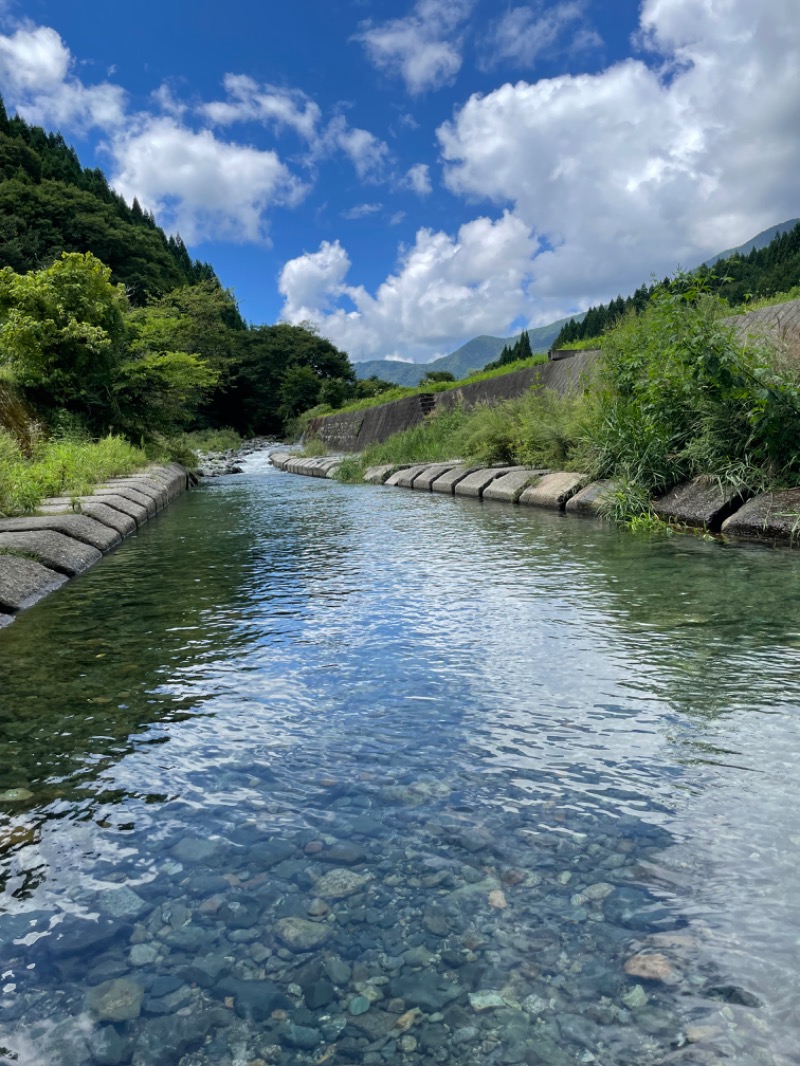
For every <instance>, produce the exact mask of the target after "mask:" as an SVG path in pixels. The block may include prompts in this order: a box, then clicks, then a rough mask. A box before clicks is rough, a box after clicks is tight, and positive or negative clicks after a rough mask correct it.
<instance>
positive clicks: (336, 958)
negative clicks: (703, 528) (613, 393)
mask: <svg viewBox="0 0 800 1066" xmlns="http://www.w3.org/2000/svg"><path fill="white" fill-rule="evenodd" d="M798 752H800V556H798V555H797V554H796V553H792V552H788V551H774V550H768V549H763V548H758V547H747V546H744V547H738V546H731V545H722V544H720V543H717V542H714V541H704V540H702V539H700V538H694V537H672V538H666V537H655V538H653V537H640V536H634V535H631V534H627V533H622V532H619V531H617V530H615V529H612V528H608V527H607V526H605V525H603V524H601V523H596V522H591V521H584V520H581V519H576V518H572V517H567V518H565V517H563V516H559V515H554V514H549V513H538V512H534V511H530V510H523V509H520V508H512V507H508V506H506V505H502V504H500V505H492V504H488V503H487V504H482V503H480V502H477V501H471V500H465V499H451V498H444V497H441V496H438V495H434V494H431V495H429V494H423V493H412V492H407V491H402V490H397V489H396V490H390V489H380V488H375V487H369V486H340V485H336V484H333V483H331V482H325V481H319V480H316V479H310V478H300V477H292V476H290V475H285V474H280V473H277V472H276V471H273V470H271V469H270V468H268V467H267V465H266V459H265V457H264V456H263V453H262V455H261V456H260V457H257V458H254V459H253V460H252V461H251V463H250V464H249V466H248V470H247V472H246V473H245V474H242V475H240V476H235V477H231V478H225V479H220V480H217V481H215V482H212V483H209V484H206V485H204V486H203V488H201V489H200V490H197V491H195V492H193V493H191V494H190V495H189V496H187V497H186V498H184V499H182V500H180V501H179V502H177V503H176V504H175V505H173V506H172V507H171V508H170V509H169V511H167V512H166V513H164V514H162V515H161V516H160V517H159V518H158V519H157V520H155V521H153V522H152V523H151V524H150V525H149V526H148V527H146V528H144V529H143V530H142V531H141V532H140V533H139V534H138V535H137V536H136V537H134V538H131V539H130V540H129V541H127V542H126V543H125V544H124V545H123V546H122V547H121V548H120V549H118V550H117V551H116V552H114V553H113V554H112V555H110V556H108V557H107V558H106V559H105V560H104V561H103V562H102V563H101V564H99V565H98V566H97V567H96V568H95V569H94V570H93V571H91V572H90V573H88V574H86V575H84V576H83V577H81V578H79V579H77V580H75V581H73V582H71V583H70V584H69V585H67V586H65V587H64V588H63V589H61V590H60V591H59V592H57V593H55V594H54V595H53V596H51V597H50V598H49V599H48V600H46V601H45V602H43V603H42V604H40V605H39V606H37V607H36V608H34V609H32V610H30V611H28V612H27V613H25V614H24V615H23V616H21V617H20V618H19V619H18V620H17V622H16V623H15V624H14V625H13V626H11V627H10V628H8V629H7V630H5V631H3V632H2V633H1V634H0V1063H2V1066H6V1064H7V1063H8V1064H10V1063H12V1062H15V1063H18V1064H20V1066H118V1064H127V1063H132V1064H133V1066H211V1064H214V1066H262V1064H264V1063H269V1064H272V1063H274V1064H281V1066H290V1064H291V1066H294V1064H303V1063H319V1064H322V1063H329V1064H331V1066H345V1064H360V1063H364V1064H368V1066H382V1064H395V1063H397V1064H405V1063H408V1064H410V1066H423V1064H424V1066H427V1064H433V1063H441V1064H451V1066H473V1064H474V1066H484V1064H489V1066H491V1064H514V1063H528V1064H531V1066H536V1064H539V1063H546V1064H552V1066H569V1064H574V1063H598V1064H602V1066H617V1064H631V1066H650V1064H657V1063H680V1064H684V1063H685V1064H716V1063H726V1064H727V1063H735V1064H742V1066H746V1064H750V1063H753V1064H757V1063H758V1064H762V1063H763V1064H771V1066H786V1064H790V1063H797V1062H798V1061H800V1039H798V1034H799V1033H800V1017H799V1016H798V1006H799V1005H800V976H799V973H800V966H798V957H799V956H800V891H798V867H799V866H800V804H799V803H798V796H800V759H798Z"/></svg>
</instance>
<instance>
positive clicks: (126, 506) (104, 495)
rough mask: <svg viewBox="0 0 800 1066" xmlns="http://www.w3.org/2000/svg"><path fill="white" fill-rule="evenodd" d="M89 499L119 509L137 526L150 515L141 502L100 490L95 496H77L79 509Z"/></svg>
mask: <svg viewBox="0 0 800 1066" xmlns="http://www.w3.org/2000/svg"><path fill="white" fill-rule="evenodd" d="M89 500H98V501H100V502H101V503H104V504H106V506H108V507H112V508H113V509H114V510H115V511H121V512H122V514H126V515H128V517H129V518H132V519H133V520H134V522H135V523H136V525H137V526H143V525H144V524H145V522H146V521H147V519H148V518H149V517H150V514H149V512H148V509H147V507H146V506H145V505H144V504H143V503H135V502H134V501H133V500H129V499H128V498H127V497H126V496H121V495H120V494H119V493H113V492H101V493H100V494H99V495H97V496H95V495H91V496H79V497H78V503H79V504H80V506H81V510H83V505H84V504H85V503H87V502H88V501H89Z"/></svg>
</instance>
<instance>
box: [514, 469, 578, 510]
mask: <svg viewBox="0 0 800 1066" xmlns="http://www.w3.org/2000/svg"><path fill="white" fill-rule="evenodd" d="M587 480H588V479H587V477H586V475H585V474H571V473H567V472H566V471H559V472H557V473H554V474H545V475H544V477H543V478H541V479H540V480H539V481H538V482H537V483H536V484H535V485H531V487H530V488H528V489H525V491H524V492H523V493H522V495H521V496H520V498H519V502H520V503H521V504H524V505H526V506H528V507H550V508H552V509H553V510H556V511H563V510H564V507H565V506H566V503H567V500H569V499H570V498H571V497H572V496H574V495H575V493H576V492H578V491H580V489H582V488H583V486H584V485H585V484H586V482H587Z"/></svg>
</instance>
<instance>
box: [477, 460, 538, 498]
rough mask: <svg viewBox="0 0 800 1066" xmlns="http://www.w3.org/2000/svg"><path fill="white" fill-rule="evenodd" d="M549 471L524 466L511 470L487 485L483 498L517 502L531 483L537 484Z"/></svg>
mask: <svg viewBox="0 0 800 1066" xmlns="http://www.w3.org/2000/svg"><path fill="white" fill-rule="evenodd" d="M547 473H548V471H547V470H531V469H529V468H528V467H522V466H521V467H519V468H518V469H516V470H510V471H509V472H508V473H507V474H501V475H500V477H498V478H495V480H494V481H493V482H492V483H491V484H490V485H487V486H486V488H485V489H484V490H483V498H484V500H502V502H503V503H516V502H517V500H518V499H519V498H520V496H521V495H522V493H523V492H524V491H525V489H527V488H528V486H529V485H533V484H535V483H536V482H537V481H538V480H539V479H540V478H541V477H542V476H543V475H544V474H547Z"/></svg>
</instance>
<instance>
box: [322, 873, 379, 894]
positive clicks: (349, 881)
mask: <svg viewBox="0 0 800 1066" xmlns="http://www.w3.org/2000/svg"><path fill="white" fill-rule="evenodd" d="M370 880H371V877H370V875H369V874H359V873H356V872H355V871H354V870H346V869H336V870H331V871H330V872H329V873H327V874H325V875H324V876H323V877H321V878H320V879H319V881H317V884H316V886H315V887H316V892H317V895H318V896H321V897H322V898H323V899H346V898H347V897H348V896H353V895H355V893H356V892H360V891H361V890H362V889H363V888H365V887H366V885H367V884H368V883H369V881H370Z"/></svg>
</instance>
